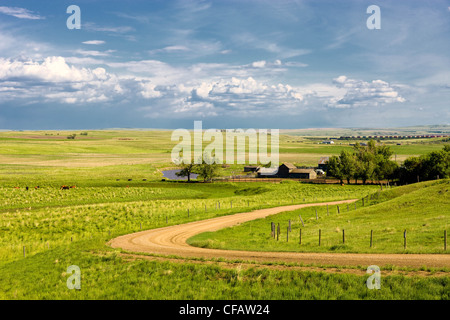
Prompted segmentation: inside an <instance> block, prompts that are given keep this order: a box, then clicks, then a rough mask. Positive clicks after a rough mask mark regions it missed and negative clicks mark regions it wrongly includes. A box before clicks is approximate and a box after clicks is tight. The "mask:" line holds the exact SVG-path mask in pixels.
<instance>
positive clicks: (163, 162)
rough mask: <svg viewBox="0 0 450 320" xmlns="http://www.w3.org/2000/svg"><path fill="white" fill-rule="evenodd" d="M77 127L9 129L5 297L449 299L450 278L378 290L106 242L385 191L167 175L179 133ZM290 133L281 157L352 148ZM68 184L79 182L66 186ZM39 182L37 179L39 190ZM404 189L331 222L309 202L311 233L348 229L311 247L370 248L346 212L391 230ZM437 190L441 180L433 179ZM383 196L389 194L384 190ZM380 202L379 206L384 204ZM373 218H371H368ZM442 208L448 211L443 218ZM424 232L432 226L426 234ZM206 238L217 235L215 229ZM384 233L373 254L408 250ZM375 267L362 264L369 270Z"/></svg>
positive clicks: (307, 161)
mask: <svg viewBox="0 0 450 320" xmlns="http://www.w3.org/2000/svg"><path fill="white" fill-rule="evenodd" d="M74 133H77V136H76V138H75V139H67V138H66V137H67V136H69V135H71V134H74ZM79 133H80V132H78V131H48V132H44V131H40V132H0V215H1V219H0V274H1V277H0V299H448V297H449V292H448V288H449V286H448V284H449V283H448V277H433V276H430V277H426V278H424V277H416V276H405V275H401V274H400V275H388V276H386V277H384V278H383V281H384V284H386V286H385V290H383V291H375V290H368V289H367V288H366V286H365V280H366V278H367V276H365V275H355V274H347V273H345V274H337V273H325V272H318V271H308V270H298V269H296V267H295V266H293V267H292V268H291V267H290V266H285V267H282V266H278V267H277V268H270V267H269V266H255V267H252V266H250V267H243V264H242V262H229V263H228V264H226V265H221V264H220V263H217V262H215V261H189V260H188V261H184V260H182V259H181V260H180V261H179V262H177V261H172V260H166V259H157V257H154V259H153V260H152V259H150V260H149V259H144V258H139V257H138V258H132V259H130V258H127V256H125V255H123V253H122V252H121V251H120V250H118V249H112V248H110V247H108V246H107V245H106V243H107V242H108V240H110V239H112V238H113V237H116V236H119V235H122V234H127V233H131V232H136V231H139V230H146V229H154V228H159V227H164V226H167V225H174V224H182V223H187V222H189V221H194V220H203V219H206V218H211V217H217V216H221V215H229V214H233V213H237V212H246V211H249V210H253V209H259V208H266V207H274V206H279V205H288V204H293V203H295V204H300V203H313V202H324V201H331V200H344V199H353V198H357V199H362V198H363V197H367V196H370V195H372V196H373V195H377V194H378V190H379V187H378V186H376V185H366V186H362V185H358V186H356V185H345V186H340V185H312V184H302V183H298V182H293V181H283V183H279V184H272V183H229V182H226V183H224V182H220V183H219V182H218V183H206V184H205V183H192V184H186V183H182V182H168V181H165V182H162V181H161V179H162V177H163V176H162V173H161V171H162V170H163V169H165V168H173V167H174V166H173V164H172V163H171V162H170V151H171V148H172V147H173V146H174V145H175V142H172V141H170V132H169V131H162V130H160V131H156V130H154V131H151V130H150V131H143V130H141V131H138V130H134V131H132V130H98V131H87V133H88V134H87V135H83V136H81V135H79ZM292 138H293V136H288V135H286V136H284V135H282V136H281V137H280V150H281V153H280V161H281V162H282V161H291V162H295V163H298V164H300V165H312V164H316V162H317V160H318V159H319V158H320V157H321V156H326V155H333V154H336V153H339V152H340V150H341V149H342V148H350V146H348V145H341V146H327V145H319V144H317V142H316V141H315V140H311V139H308V138H307V137H306V138H303V137H302V138H299V137H295V139H298V141H299V142H295V143H293V142H290V141H291V140H292ZM288 141H289V142H288ZM296 141H297V140H296ZM441 148H442V144H441V143H440V142H439V141H437V142H435V143H427V144H424V145H422V144H420V143H418V144H413V143H412V142H411V144H410V145H409V146H408V145H401V146H397V149H398V150H397V151H398V154H399V155H401V154H403V155H404V156H407V155H413V154H414V155H417V154H422V153H425V152H428V151H429V150H435V149H436V150H438V149H441ZM402 152H403V153H402ZM241 170H242V165H241V166H238V165H232V166H230V167H229V168H225V169H223V171H222V175H224V176H225V175H230V174H232V173H235V172H240V171H241ZM61 185H68V186H76V188H70V189H67V190H62V189H61V188H60V186H61ZM37 186H39V188H35V187H37ZM26 187H28V190H27V189H26ZM410 188H413V186H411V187H410ZM396 190H401V189H400V188H398V189H396V188H392V189H389V190H388V191H386V192H383V193H382V195H383V196H381V198H380V196H378V198H377V199H375V198H373V200H372V202H371V205H370V206H367V207H365V208H363V209H361V208H359V207H358V210H356V211H355V212H352V211H350V212H349V213H345V212H343V213H342V218H338V217H336V216H333V217H331V216H330V218H327V219H325V217H324V216H323V212H321V218H320V219H319V222H315V221H314V216H311V215H312V214H313V212H312V211H305V212H304V213H303V212H302V213H301V214H302V217H303V215H304V220H306V223H307V224H308V228H310V230H311V231H313V230H315V229H316V228H317V224H319V223H320V224H322V223H325V225H324V228H325V227H329V228H336V225H338V226H339V228H346V229H348V230H349V234H348V237H349V238H348V247H339V246H338V247H336V248H334V249H332V248H331V247H332V246H333V244H331V242H332V241H334V236H336V238H339V233H336V234H334V233H332V232H333V231H332V230H331V229H330V232H328V231H327V232H324V241H325V242H324V245H323V246H322V247H321V248H317V246H316V247H314V246H313V245H311V246H310V247H311V251H321V250H326V251H333V250H334V251H341V252H347V251H351V252H360V251H364V250H365V249H364V250H363V249H362V248H363V245H362V244H361V245H360V244H358V241H357V237H358V236H357V233H353V234H352V233H351V232H350V230H351V228H350V227H349V226H348V225H347V222H346V220H345V219H346V218H347V217H348V216H350V215H354V216H352V218H351V219H350V221H351V222H350V223H349V224H350V225H355V226H356V225H360V230H361V234H363V233H364V234H366V231H367V230H368V228H371V227H372V225H373V224H377V223H379V221H380V220H377V219H382V222H381V224H380V227H383V226H384V227H385V228H386V226H387V224H388V223H389V220H390V219H391V217H390V216H389V213H390V211H392V212H393V213H395V212H398V213H399V215H398V218H399V219H403V220H404V219H407V218H408V219H409V217H407V216H406V213H407V211H408V210H409V208H410V206H408V204H410V203H411V202H415V201H416V198H415V197H414V192H410V193H405V194H404V195H402V196H397V195H396V194H395V193H396V192H397V191H396ZM429 190H435V189H433V187H431V186H430V188H429ZM436 190H437V189H436ZM415 192H418V191H415ZM436 192H438V191H436ZM391 193H392V194H393V195H390V194H391ZM384 195H386V198H383V197H384ZM394 196H395V197H394ZM402 197H403V198H402ZM405 197H406V198H405ZM408 197H409V198H408ZM436 197H439V194H430V195H429V198H423V200H422V202H419V203H418V204H417V206H413V207H414V208H418V207H419V206H427V205H428V204H427V203H428V202H430V203H438V204H439V205H440V206H441V208H444V211H443V212H442V213H440V214H438V213H437V211H436V212H435V211H433V212H432V213H431V214H430V218H431V220H430V221H429V222H425V223H427V224H428V226H426V228H428V229H427V230H430V232H434V231H436V232H438V230H439V232H440V230H441V229H442V228H443V227H444V226H445V225H446V224H448V215H447V214H446V212H448V202H446V201H448V200H445V201H440V200H439V201H438V202H433V201H434V200H436ZM395 199H403V200H402V201H403V202H398V203H396V206H393V207H392V206H390V204H389V203H390V202H389V201H396V200H395ZM431 200H433V201H431ZM377 201H378V202H380V203H379V204H377ZM359 203H360V201H359ZM383 206H384V207H383ZM379 208H384V209H383V210H380V209H379ZM430 208H431V207H430ZM322 209H323V208H322ZM393 209H395V210H393ZM430 210H431V209H430ZM433 210H434V209H433ZM436 210H437V209H436ZM445 210H447V211H445ZM408 212H409V211H408ZM289 214H292V215H293V216H292V220H293V221H295V223H296V224H294V225H293V227H294V230H295V231H298V223H297V220H295V219H294V218H295V217H297V216H298V213H297V212H295V213H289ZM289 214H282V215H280V217H279V218H278V217H277V219H280V220H279V221H280V222H281V223H283V224H284V226H285V225H286V221H287V220H286V219H289V218H288V217H290V216H289ZM383 214H384V215H383ZM411 214H414V215H416V214H419V213H417V212H413V213H411ZM294 215H295V217H294ZM367 216H370V217H372V218H371V219H373V220H371V219H369V220H367V219H366V218H367ZM440 216H443V218H439V217H440ZM419 218H420V216H419ZM419 218H418V219H419ZM438 218H439V219H438ZM339 219H340V220H339ZM358 219H359V220H358ZM383 219H384V220H383ZM433 219H434V220H433ZM411 222H412V223H413V224H415V223H418V220H414V219H413V220H412V221H411ZM392 223H394V224H395V226H394V228H395V229H396V231H398V230H399V228H400V222H399V221H396V220H393V222H392ZM258 224H261V225H258ZM268 228H269V226H268V224H267V222H264V223H263V222H262V221H254V222H250V223H249V224H243V225H242V226H240V227H236V229H233V230H234V231H232V232H237V233H236V235H239V237H241V236H242V235H244V236H245V237H246V238H245V239H246V241H247V242H246V243H247V244H248V246H249V247H252V246H255V243H256V244H257V245H260V244H261V243H262V242H261V241H260V240H261V239H262V240H264V241H266V242H267V243H269V242H273V241H272V240H273V239H265V237H267V230H268ZM397 229H398V230H397ZM236 230H237V231H236ZM324 230H325V229H324ZM269 231H270V229H269ZM221 232H222V231H221ZM223 232H231V230H223ZM305 232H306V231H305ZM219 233H220V232H219ZM219 233H218V234H219ZM313 234H314V233H313V232H312V233H311V236H310V237H311V238H310V239H308V237H309V236H308V235H307V233H305V235H304V236H305V238H304V241H305V246H304V247H305V248H306V244H307V243H308V241H311V242H313V238H314V235H313ZM292 235H293V237H294V238H292V243H286V244H285V243H282V241H279V242H278V243H276V244H274V245H273V248H276V249H277V250H280V251H282V250H292V248H290V247H289V246H290V245H293V246H295V250H298V246H297V245H295V244H294V242H295V241H296V239H295V235H294V232H293V233H292ZM427 235H428V233H425V236H424V239H425V240H426V238H427ZM202 236H204V235H202ZM209 236H214V237H215V235H208V237H209ZM327 237H330V238H327ZM239 239H241V238H239ZM239 239H238V240H239ZM331 239H333V240H331ZM433 239H434V238H433ZM200 240H201V241H210V240H206V238H205V239H200ZM231 240H232V239H227V241H228V242H227V241H224V240H223V239H221V240H220V241H218V242H216V243H214V242H212V243H213V244H214V245H216V244H217V243H222V242H224V243H225V246H233V245H235V244H232V243H231V242H232V241H231ZM297 240H298V239H297ZM422 240H423V239H422ZM239 241H241V240H239ZM361 241H365V240H361ZM379 241H380V240H379V239H377V242H376V246H375V247H374V251H376V250H379V251H382V252H390V251H392V252H397V251H399V250H398V249H397V247H396V246H395V247H392V248H390V247H383V246H382V243H381V242H379ZM433 241H434V240H433ZM436 241H438V240H436ZM337 242H338V240H337ZM242 243H244V241H242ZM242 243H241V244H238V245H242ZM208 245H211V243H209V244H208ZM270 245H272V244H270ZM364 245H365V244H364ZM225 246H224V247H225ZM437 246H438V243H437V242H436V244H435V243H434V242H427V241H425V242H423V248H419V247H414V241H413V242H411V245H410V247H409V249H408V250H411V252H436V253H440V252H441V251H439V250H440V249H436V248H437ZM266 249H269V245H267V246H266V247H264V248H262V250H266ZM421 250H422V251H421ZM400 251H401V250H400ZM69 265H79V266H80V268H81V272H82V289H81V290H68V289H67V287H66V281H67V277H68V275H67V274H66V269H67V267H68V266H69ZM366 267H367V266H361V269H365V268H366ZM343 268H344V269H345V266H344V267H343ZM431 272H433V270H431Z"/></svg>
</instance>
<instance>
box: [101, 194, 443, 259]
mask: <svg viewBox="0 0 450 320" xmlns="http://www.w3.org/2000/svg"><path fill="white" fill-rule="evenodd" d="M354 201H356V200H344V201H334V202H325V203H310V204H299V205H290V206H282V207H275V208H268V209H260V210H255V211H251V212H244V213H237V214H233V215H228V216H222V217H217V218H211V219H207V220H201V221H194V222H189V223H186V224H182V225H174V226H170V227H164V228H158V229H152V230H146V231H141V232H136V233H132V234H127V235H123V236H120V237H117V238H114V239H112V240H110V241H109V243H108V244H109V245H110V246H111V247H113V248H121V249H123V250H127V251H130V252H142V253H152V254H159V255H175V256H181V257H187V258H192V257H195V258H207V259H209V258H225V259H229V260H244V261H256V262H295V263H304V264H312V263H314V264H320V265H341V266H369V265H378V266H380V267H381V266H385V265H394V266H400V267H422V266H427V267H436V268H439V267H450V255H443V254H362V253H361V254H360V253H299V252H260V251H241V250H220V249H207V248H198V247H193V246H190V245H188V244H187V243H186V241H187V239H189V238H190V237H192V236H194V235H197V234H199V233H202V232H207V231H217V230H219V229H223V228H227V227H231V226H235V225H237V224H240V223H243V222H247V221H250V220H254V219H258V218H264V217H267V216H269V215H273V214H277V213H280V212H284V211H292V210H297V209H301V208H306V207H311V206H320V205H327V204H328V205H337V204H342V203H351V202H354Z"/></svg>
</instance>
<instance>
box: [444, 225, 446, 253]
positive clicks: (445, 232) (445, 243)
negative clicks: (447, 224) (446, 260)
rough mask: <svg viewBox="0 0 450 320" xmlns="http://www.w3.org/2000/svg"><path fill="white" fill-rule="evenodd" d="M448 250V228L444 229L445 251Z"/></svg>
mask: <svg viewBox="0 0 450 320" xmlns="http://www.w3.org/2000/svg"><path fill="white" fill-rule="evenodd" d="M446 250H447V230H444V251H446Z"/></svg>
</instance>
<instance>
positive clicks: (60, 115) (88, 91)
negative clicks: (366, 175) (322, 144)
mask: <svg viewBox="0 0 450 320" xmlns="http://www.w3.org/2000/svg"><path fill="white" fill-rule="evenodd" d="M71 5H76V6H78V7H79V9H80V19H79V22H80V28H79V29H76V28H69V27H68V25H69V26H71V25H72V24H73V23H74V22H76V21H77V20H74V19H73V18H74V16H73V14H74V11H72V10H69V13H68V12H67V11H68V10H67V9H68V7H69V6H71ZM371 5H376V6H378V8H379V9H380V10H379V15H378V16H377V13H376V12H375V11H371V10H370V11H369V12H368V10H367V9H368V7H369V6H371ZM373 19H375V20H373ZM368 20H369V22H370V23H379V25H378V26H379V28H373V27H372V28H369V27H368ZM449 35H450V1H440V0H432V1H414V0H398V1H375V0H371V1H365V0H358V1H357V0H355V1H350V0H345V1H344V0H343V1H331V0H330V1H323V0H316V1H312V0H311V1H306V0H291V1H288V0H278V1H273V0H270V1H269V0H195V1H194V0H179V1H174V0H161V1H156V0H147V1H117V0H108V1H103V0H94V1H92V0H91V1H65V0H48V1H35V0H29V1H20V0H17V1H4V0H0V129H13V130H63V129H68V130H70V129H101V128H165V129H175V128H187V129H191V128H193V123H194V121H195V120H201V121H203V128H220V129H226V128H268V129H270V128H272V129H300V128H332V127H353V128H355V127H358V128H375V127H378V128H384V127H400V126H415V125H433V124H450V38H449Z"/></svg>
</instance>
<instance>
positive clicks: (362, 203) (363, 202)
mask: <svg viewBox="0 0 450 320" xmlns="http://www.w3.org/2000/svg"><path fill="white" fill-rule="evenodd" d="M362 206H363V207H364V198H362Z"/></svg>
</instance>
